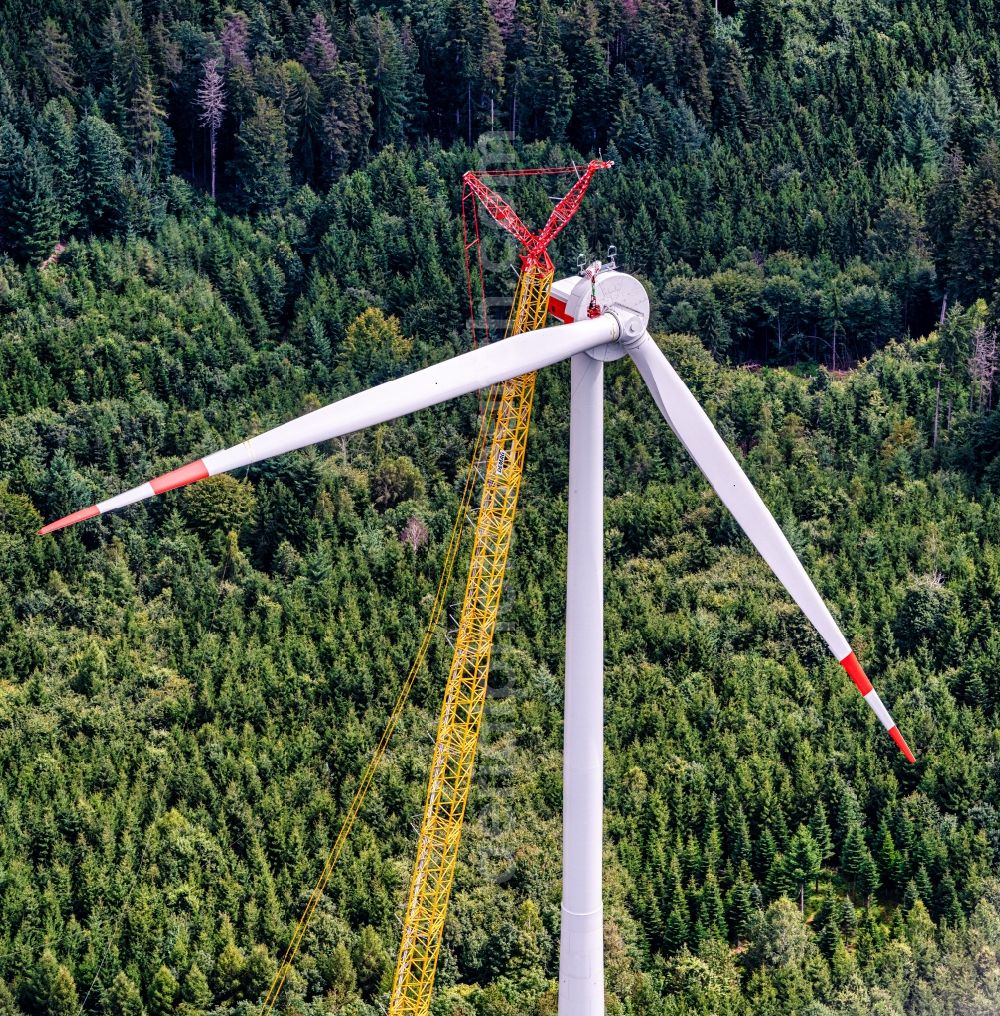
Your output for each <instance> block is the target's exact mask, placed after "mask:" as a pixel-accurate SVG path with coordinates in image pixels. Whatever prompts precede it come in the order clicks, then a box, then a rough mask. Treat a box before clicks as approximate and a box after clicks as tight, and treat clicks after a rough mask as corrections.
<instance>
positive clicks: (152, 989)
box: [149, 963, 180, 1016]
mask: <svg viewBox="0 0 1000 1016" xmlns="http://www.w3.org/2000/svg"><path fill="white" fill-rule="evenodd" d="M179 991H180V986H179V985H178V983H177V978H176V977H174V975H173V973H172V972H171V970H170V968H169V967H168V966H167V965H166V964H164V963H161V964H160V968H159V970H157V971H156V973H155V974H154V975H153V980H152V983H151V984H150V986H149V1016H171V1014H172V1013H173V1011H174V1006H175V1005H176V1004H177V995H178V993H179Z"/></svg>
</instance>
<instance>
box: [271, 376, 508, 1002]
mask: <svg viewBox="0 0 1000 1016" xmlns="http://www.w3.org/2000/svg"><path fill="white" fill-rule="evenodd" d="M501 389H502V386H501V385H494V386H493V387H492V388H490V391H489V395H488V396H487V399H486V404H485V407H484V412H483V413H482V414H481V416H480V423H479V431H478V433H477V435H476V442H475V445H474V446H473V450H472V457H471V459H470V461H469V468H468V470H467V472H466V476H465V486H464V487H463V489H462V496H461V501H460V504H459V509H458V512H457V514H456V516H455V522H454V525H453V526H452V529H451V534H450V536H449V538H448V545H447V548H446V550H445V555H444V563H443V565H442V568H441V576H440V578H439V580H438V585H437V591H436V593H435V595H434V603H433V605H432V606H431V612H430V615H429V617H428V619H427V626H426V627H425V629H424V634H423V638H422V639H421V640H420V645H419V647H418V648H417V652H416V655H415V656H414V658H413V664H412V666H411V667H410V670H409V672H408V673H407V675H406V680H405V681H404V682H403V686H402V687H401V688H400V690H399V695H398V696H397V698H396V703H395V705H394V706H393V710H392V713H391V714H390V716H389V719H388V722H387V723H386V725H385V729H384V730H383V731H382V736H381V737H380V738H379V741H378V744H377V745H376V746H375V750H374V752H373V753H372V757H371V759H370V760H369V762H368V765H367V766H366V767H365V771H364V773H363V774H362V776H361V781H360V782H359V783H358V787H357V790H355V792H354V797H353V798H352V800H351V804H350V807H349V808H348V809H347V814H346V815H345V816H344V821H343V823H342V824H341V826H340V832H339V833H338V834H337V838H336V840H335V841H334V844H333V846H332V847H331V848H330V851H329V853H328V854H327V856H326V861H325V863H324V865H323V869H322V871H321V872H320V875H319V878H318V879H317V880H316V884H315V885H314V886H313V889H312V892H311V893H310V894H309V899H308V900H307V901H306V905H305V907H304V908H303V910H302V914H301V916H300V917H299V919H298V922H297V923H296V925H295V930H294V932H293V933H292V938H291V941H290V942H289V943H288V948H287V949H286V950H285V953H284V956H283V957H282V960H281V964H280V966H279V967H278V970H277V973H275V975H274V979H273V980H272V981H271V986H270V987H269V988H268V990H267V994H266V995H265V996H264V1000H263V1002H262V1003H261V1008H260V1016H269V1014H270V1013H271V1012H272V1011H273V1010H274V1007H275V1005H276V1004H277V1001H278V997H279V995H280V994H281V989H282V988H283V987H284V985H285V981H286V980H287V978H288V974H289V972H290V971H291V969H292V964H293V963H294V962H295V957H296V956H297V955H298V952H299V949H300V948H301V946H302V942H303V940H304V939H305V936H306V933H307V932H308V930H309V925H310V923H311V921H312V918H313V914H314V913H315V912H316V908H317V906H319V902H320V900H321V899H322V898H323V893H324V892H325V891H326V887H327V884H328V883H329V881H330V877H331V876H332V874H333V869H334V868H335V867H336V865H337V861H338V860H339V859H340V855H341V854H342V853H343V851H344V845H345V844H346V843H347V838H348V836H349V835H350V833H351V830H352V829H353V827H354V823H355V822H356V821H357V818H358V815H359V814H360V812H361V808H362V806H363V805H364V803H365V798H366V797H367V796H368V791H369V790H370V789H371V785H372V781H373V780H374V779H375V773H376V771H377V770H378V767H379V764H380V763H381V761H382V759H383V758H384V757H385V753H386V751H387V750H388V748H389V741H390V740H391V739H392V735H393V733H394V732H395V730H396V727H397V726H398V724H399V721H400V719H401V718H402V715H403V710H404V709H405V707H406V703H407V700H408V699H409V696H410V692H411V691H412V689H413V685H414V683H415V682H416V679H417V675H418V674H419V673H420V668H421V667H422V666H423V663H424V660H425V659H426V657H427V652H428V650H429V649H430V644H431V641H432V640H433V638H434V634H435V632H436V630H437V626H438V623H439V621H440V620H441V613H442V611H443V610H444V605H445V602H446V600H447V596H448V589H449V587H450V585H451V577H452V573H453V572H454V568H455V561H456V559H457V557H458V553H459V550H460V548H461V545H462V535H463V533H464V530H465V522H466V519H467V518H468V515H469V508H470V506H471V504H472V496H473V494H474V492H475V487H476V482H475V481H476V476H477V468H478V465H479V461H480V459H481V457H482V454H483V449H484V448H485V447H486V443H487V439H488V438H489V434H490V431H491V424H492V420H493V416H494V410H495V407H496V404H497V401H498V399H499V397H500V392H501Z"/></svg>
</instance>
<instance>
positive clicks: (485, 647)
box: [389, 162, 610, 1016]
mask: <svg viewBox="0 0 1000 1016" xmlns="http://www.w3.org/2000/svg"><path fill="white" fill-rule="evenodd" d="M609 165H610V163H604V162H592V163H591V164H590V165H589V166H588V167H587V169H586V170H585V171H584V173H583V174H581V175H580V176H579V177H578V179H577V181H576V183H575V184H574V185H573V187H572V189H571V190H570V191H569V193H568V194H567V195H566V196H565V197H564V198H563V199H562V200H561V201H560V202H559V203H558V204H557V205H556V207H555V208H554V209H553V211H552V214H551V216H550V217H549V221H548V222H547V223H546V225H545V227H544V228H543V229H542V231H541V232H540V233H538V234H537V235H535V234H533V233H531V232H530V231H529V230H528V229H527V227H525V226H524V224H523V223H522V222H521V220H520V219H519V218H518V217H517V215H516V214H515V213H514V211H513V209H512V208H511V207H510V205H509V204H507V202H506V201H504V199H503V198H501V197H500V196H499V195H498V194H497V193H496V192H495V191H494V190H492V189H491V188H490V187H488V186H487V185H486V184H485V183H483V181H482V180H481V179H480V178H479V177H478V176H476V175H475V174H472V173H467V174H466V176H465V181H464V182H465V189H466V190H465V198H466V200H471V201H473V202H475V201H476V200H478V201H480V202H481V203H482V204H483V206H484V207H485V208H486V210H487V212H488V213H489V214H490V215H491V216H492V217H493V218H494V219H496V221H497V222H498V223H499V224H500V225H501V226H503V227H504V228H505V229H507V230H508V231H509V232H510V233H512V234H513V235H514V236H515V237H516V238H517V239H518V240H520V241H521V242H522V244H523V245H524V248H525V253H524V254H522V255H521V272H520V274H519V276H518V285H517V289H516V291H515V294H514V302H513V306H512V308H511V312H510V317H509V318H508V322H507V329H506V335H508V336H509V335H515V334H519V333H521V332H526V331H531V330H533V329H536V328H540V327H542V326H543V325H544V324H545V319H546V315H547V311H548V302H549V289H550V287H551V285H552V278H553V266H552V261H551V259H550V258H549V255H548V249H547V248H548V245H549V244H550V243H551V242H552V240H553V239H554V238H555V237H556V236H557V235H558V234H559V232H561V231H562V229H563V228H564V227H565V225H566V224H567V223H568V222H569V220H570V219H571V218H572V216H573V214H574V213H575V212H576V210H577V208H579V206H580V202H581V201H582V200H583V196H584V194H585V193H586V190H587V187H588V186H589V184H590V180H591V178H592V177H593V175H594V173H595V172H596V171H597V170H599V169H604V168H606V167H608V166H609ZM527 172H529V173H534V172H538V171H527ZM541 172H545V171H541ZM477 234H478V228H477ZM472 242H473V243H477V242H478V235H477V237H476V239H474V240H473V241H472ZM534 392H535V375H534V374H526V375H523V376H522V377H517V378H513V379H512V380H510V381H507V382H505V383H504V385H503V387H502V390H501V393H500V397H499V401H498V403H497V408H496V421H495V423H494V425H493V430H492V435H491V437H490V442H489V451H488V454H487V456H486V473H485V477H484V480H483V491H482V499H481V503H480V509H479V512H478V515H477V516H476V530H475V535H474V539H473V545H472V554H471V558H470V562H469V573H468V578H467V581H466V586H465V596H464V600H463V604H462V613H461V616H460V618H459V624H458V633H457V636H456V639H455V648H454V654H453V657H452V663H451V668H450V670H449V673H448V681H447V684H446V686H445V694H444V702H443V705H442V707H441V715H440V719H439V721H438V732H437V738H436V741H435V744H434V755H433V758H432V761H431V768H430V776H429V778H428V782H427V795H426V799H425V804H424V814H423V820H422V823H421V826H420V835H419V838H418V841H417V857H416V862H415V864H414V867H413V878H412V879H411V882H410V892H409V897H408V900H407V904H406V913H405V918H404V923H403V934H402V938H401V940H400V946H399V956H398V959H397V962H396V970H395V974H394V976H393V982H392V994H391V997H390V1002H389V1014H390V1016H426V1014H427V1013H428V1011H429V1009H430V1001H431V992H432V990H433V987H434V974H435V971H436V969H437V962H438V956H439V954H440V950H441V936H442V933H443V930H444V921H445V917H446V915H447V912H448V899H449V896H450V894H451V886H452V882H453V880H454V877H455V865H456V863H457V860H458V848H459V843H460V841H461V835H462V822H463V819H464V817H465V808H466V804H467V803H468V800H469V791H470V789H471V785H472V770H473V766H474V764H475V759H476V748H477V745H478V742H479V730H480V727H481V725H482V719H483V710H484V708H485V703H486V689H487V680H488V677H489V668H490V658H491V653H492V648H493V635H494V632H495V630H496V622H497V614H498V611H499V607H500V597H501V594H502V591H503V580H504V574H505V572H506V567H507V555H508V553H509V552H510V542H511V536H512V533H513V527H514V513H515V510H516V508H517V499H518V493H519V491H520V486H521V476H522V473H523V469H524V453H525V449H526V446H527V440H528V428H529V425H530V422H531V404H532V399H533V397H534Z"/></svg>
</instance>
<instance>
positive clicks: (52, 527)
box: [38, 504, 101, 536]
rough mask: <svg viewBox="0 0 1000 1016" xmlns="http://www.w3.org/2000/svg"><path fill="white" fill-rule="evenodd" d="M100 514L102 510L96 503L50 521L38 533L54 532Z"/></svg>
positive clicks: (43, 534)
mask: <svg viewBox="0 0 1000 1016" xmlns="http://www.w3.org/2000/svg"><path fill="white" fill-rule="evenodd" d="M100 514H101V511H100V509H99V508H98V507H97V505H96V504H93V505H91V506H90V507H89V508H81V509H80V510H79V511H78V512H73V514H72V515H67V516H65V518H61V519H58V520H57V521H55V522H50V523H49V524H48V525H47V526H42V528H41V529H39V530H38V535H39V536H45V535H46V534H47V533H54V532H55V531H56V530H57V529H65V528H66V527H67V526H75V525H76V524H77V522H83V521H85V520H86V519H92V518H94V516H95V515H100Z"/></svg>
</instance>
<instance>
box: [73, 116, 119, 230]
mask: <svg viewBox="0 0 1000 1016" xmlns="http://www.w3.org/2000/svg"><path fill="white" fill-rule="evenodd" d="M76 139H77V149H78V151H79V184H80V195H81V197H80V208H81V212H82V215H83V219H84V222H85V224H86V225H87V226H88V227H89V228H90V229H91V230H93V231H94V232H110V231H112V230H114V229H116V228H117V227H118V226H119V225H120V224H121V222H122V221H123V219H124V214H125V208H124V198H123V184H124V179H125V146H124V144H123V143H122V140H121V138H120V137H119V136H118V134H117V133H116V131H115V129H114V128H113V127H112V126H111V125H110V124H109V123H107V121H105V120H103V119H101V118H100V117H98V116H85V117H83V119H82V120H81V121H80V123H79V126H78V127H77V132H76Z"/></svg>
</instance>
